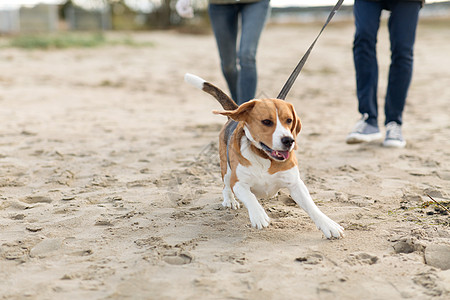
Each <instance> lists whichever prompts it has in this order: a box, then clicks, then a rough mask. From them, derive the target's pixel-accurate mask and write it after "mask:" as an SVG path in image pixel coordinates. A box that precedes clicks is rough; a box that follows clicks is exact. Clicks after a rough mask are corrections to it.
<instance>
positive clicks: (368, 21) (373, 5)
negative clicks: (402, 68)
mask: <svg viewBox="0 0 450 300" xmlns="http://www.w3.org/2000/svg"><path fill="white" fill-rule="evenodd" d="M382 10H383V4H382V3H380V2H374V1H364V0H356V1H355V3H354V7H353V13H354V16H355V36H354V41H353V60H354V64H355V72H356V94H357V97H358V110H359V112H360V113H361V114H362V115H365V114H367V115H368V118H367V120H366V122H367V123H368V124H370V125H372V126H378V124H377V123H378V122H377V118H378V104H377V103H378V102H377V89H378V62H377V52H376V44H377V33H378V28H379V27H380V16H381V11H382Z"/></svg>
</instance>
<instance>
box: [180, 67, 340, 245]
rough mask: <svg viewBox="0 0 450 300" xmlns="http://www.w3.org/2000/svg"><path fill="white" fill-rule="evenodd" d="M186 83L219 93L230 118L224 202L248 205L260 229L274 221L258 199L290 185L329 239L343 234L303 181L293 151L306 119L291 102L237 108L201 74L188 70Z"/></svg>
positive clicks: (223, 155) (222, 149)
mask: <svg viewBox="0 0 450 300" xmlns="http://www.w3.org/2000/svg"><path fill="white" fill-rule="evenodd" d="M185 81H186V82H188V83H190V84H192V85H194V86H195V87H197V88H199V89H201V90H203V91H205V92H207V93H209V94H211V95H212V96H214V97H215V98H216V99H217V100H218V101H219V103H220V104H221V105H222V107H223V108H224V109H225V110H224V111H214V113H215V114H221V115H224V116H227V117H228V118H229V119H228V121H227V123H226V124H225V125H224V127H223V128H222V130H221V132H220V140H219V155H220V167H221V172H222V179H223V182H224V185H225V186H224V189H223V199H224V200H223V203H222V205H223V206H225V207H230V208H232V209H238V208H239V207H240V205H239V202H237V201H236V199H235V198H234V196H236V197H237V198H238V199H239V200H240V201H241V202H242V203H243V204H244V205H245V207H247V209H248V213H249V217H250V221H251V224H252V226H253V227H256V228H258V229H261V228H263V227H267V226H268V225H269V222H270V218H269V216H267V214H266V212H265V210H264V208H263V207H262V206H261V204H260V203H259V202H258V200H257V197H260V198H266V197H272V196H274V195H275V194H276V193H277V192H278V191H279V190H280V189H282V188H287V189H288V190H289V192H290V194H291V197H292V198H293V199H294V201H295V202H296V203H297V204H298V205H299V206H300V207H302V208H303V209H304V210H305V211H306V212H307V213H308V215H309V216H310V217H311V219H312V220H313V221H314V223H315V224H316V226H317V228H319V229H320V230H322V232H323V234H324V235H325V237H327V238H332V237H334V238H340V237H343V236H344V229H343V228H342V227H341V226H340V225H339V224H337V223H336V222H334V221H333V220H331V219H330V218H329V217H327V216H326V215H325V214H324V213H322V212H321V211H320V210H319V208H318V207H317V206H316V205H315V204H314V202H313V200H312V198H311V196H310V194H309V192H308V189H307V188H306V186H305V184H304V183H303V181H302V180H301V179H300V174H299V171H298V166H297V159H296V157H295V152H294V151H293V150H295V149H297V142H296V137H297V135H298V134H299V133H300V129H301V122H300V118H299V117H298V116H297V113H296V112H295V110H294V107H293V105H292V104H290V103H288V102H286V101H283V100H280V99H255V100H252V101H249V102H246V103H244V104H242V105H240V106H238V105H237V104H236V103H235V102H234V101H233V100H232V99H231V98H230V97H228V96H227V95H226V94H225V93H224V92H223V91H221V90H220V89H219V88H217V87H216V86H214V85H212V84H211V83H209V82H206V81H205V80H203V79H202V78H200V77H198V76H195V75H192V74H186V75H185Z"/></svg>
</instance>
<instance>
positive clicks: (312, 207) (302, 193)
mask: <svg viewBox="0 0 450 300" xmlns="http://www.w3.org/2000/svg"><path fill="white" fill-rule="evenodd" d="M288 188H289V191H290V193H291V196H292V198H293V199H294V201H295V202H296V203H297V204H298V205H299V206H300V207H301V208H303V209H304V210H305V211H306V213H307V214H308V215H309V216H310V218H311V219H312V220H313V221H314V223H315V224H316V226H317V228H319V229H320V230H322V232H323V234H324V235H325V237H326V238H328V239H329V238H331V237H335V238H340V237H344V228H342V226H340V225H339V224H338V223H336V222H334V221H333V220H331V219H330V218H329V217H327V216H326V215H325V214H324V213H323V212H321V211H320V209H319V208H318V207H317V206H316V204H315V203H314V201H313V200H312V198H311V195H310V194H309V191H308V188H307V187H306V185H305V184H304V183H303V181H302V180H301V179H300V176H298V179H297V180H296V181H295V183H293V184H292V185H290V186H289V187H288Z"/></svg>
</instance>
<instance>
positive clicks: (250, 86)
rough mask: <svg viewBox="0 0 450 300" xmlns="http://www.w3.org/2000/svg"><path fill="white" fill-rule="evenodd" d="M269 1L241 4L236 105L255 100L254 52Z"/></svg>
mask: <svg viewBox="0 0 450 300" xmlns="http://www.w3.org/2000/svg"><path fill="white" fill-rule="evenodd" d="M269 7H270V6H269V0H261V1H258V2H255V3H250V4H241V19H242V34H241V41H240V45H239V65H240V67H241V70H240V73H239V77H238V104H242V103H244V102H246V101H248V100H251V99H254V98H255V93H256V85H257V80H258V77H257V71H256V51H257V48H258V42H259V38H260V36H261V32H262V30H263V28H264V25H265V23H266V19H267V15H268V13H269Z"/></svg>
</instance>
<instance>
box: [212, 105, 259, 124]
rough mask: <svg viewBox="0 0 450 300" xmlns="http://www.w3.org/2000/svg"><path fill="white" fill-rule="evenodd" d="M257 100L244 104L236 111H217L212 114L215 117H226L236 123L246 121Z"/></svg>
mask: <svg viewBox="0 0 450 300" xmlns="http://www.w3.org/2000/svg"><path fill="white" fill-rule="evenodd" d="M257 101H258V100H252V101H249V102H245V103H244V104H241V105H240V106H239V107H238V108H237V109H235V110H225V111H217V110H214V111H213V113H215V114H216V115H224V116H227V117H229V118H231V119H233V120H235V121H237V122H239V121H246V120H247V116H248V113H249V112H250V111H251V110H252V109H253V107H254V106H255V104H256V102H257Z"/></svg>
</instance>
